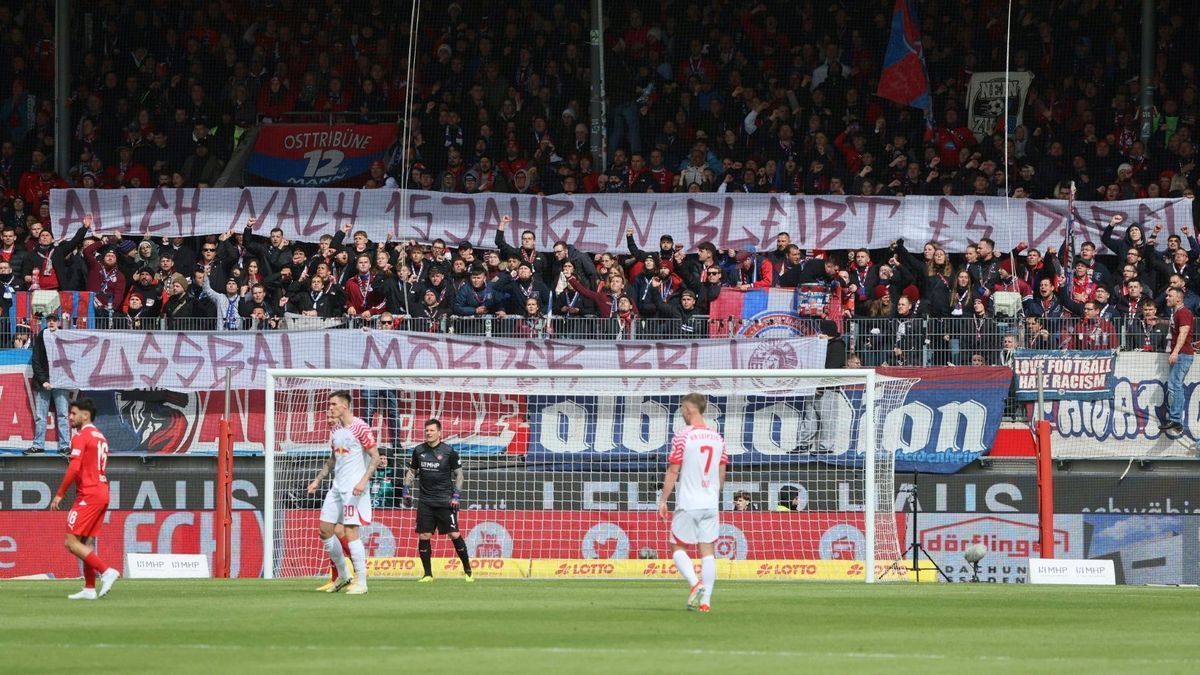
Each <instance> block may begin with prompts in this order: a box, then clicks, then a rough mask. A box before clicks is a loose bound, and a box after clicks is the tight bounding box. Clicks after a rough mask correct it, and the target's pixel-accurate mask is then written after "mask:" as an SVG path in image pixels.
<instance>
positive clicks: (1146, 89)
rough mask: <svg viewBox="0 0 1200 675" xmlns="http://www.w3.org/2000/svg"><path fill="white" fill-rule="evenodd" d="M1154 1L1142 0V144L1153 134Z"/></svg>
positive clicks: (1140, 81)
mask: <svg viewBox="0 0 1200 675" xmlns="http://www.w3.org/2000/svg"><path fill="white" fill-rule="evenodd" d="M1154 42H1155V35H1154V0H1142V71H1141V75H1140V76H1139V84H1141V85H1142V96H1141V101H1140V107H1141V109H1142V125H1141V138H1142V142H1143V143H1149V142H1150V136H1151V135H1152V134H1153V133H1154V84H1153V83H1152V81H1151V80H1152V78H1153V77H1154Z"/></svg>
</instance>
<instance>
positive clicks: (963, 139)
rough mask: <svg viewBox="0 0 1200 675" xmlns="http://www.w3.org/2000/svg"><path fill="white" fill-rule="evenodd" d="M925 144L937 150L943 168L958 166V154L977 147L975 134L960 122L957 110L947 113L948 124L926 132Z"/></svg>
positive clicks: (934, 127)
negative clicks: (931, 144)
mask: <svg viewBox="0 0 1200 675" xmlns="http://www.w3.org/2000/svg"><path fill="white" fill-rule="evenodd" d="M925 142H926V143H933V145H934V147H936V148H937V153H938V159H940V160H941V163H942V166H945V167H950V168H954V167H957V166H958V152H959V151H960V150H962V149H963V148H970V147H974V146H975V134H973V133H971V130H970V128H968V127H966V126H964V125H963V124H962V123H961V122H960V121H959V120H958V111H957V110H953V109H951V110H947V111H946V123H945V124H944V125H941V126H933V127H930V128H928V129H926V130H925Z"/></svg>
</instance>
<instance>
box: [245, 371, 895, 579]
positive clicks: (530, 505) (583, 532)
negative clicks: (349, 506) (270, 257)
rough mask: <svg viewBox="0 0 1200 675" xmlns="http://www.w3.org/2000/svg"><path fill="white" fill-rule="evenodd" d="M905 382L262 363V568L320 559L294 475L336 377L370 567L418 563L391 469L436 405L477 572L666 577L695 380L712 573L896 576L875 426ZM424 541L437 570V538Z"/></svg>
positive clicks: (320, 439)
mask: <svg viewBox="0 0 1200 675" xmlns="http://www.w3.org/2000/svg"><path fill="white" fill-rule="evenodd" d="M913 382H915V380H911V379H897V378H888V377H883V376H880V375H878V374H876V373H875V372H874V371H871V370H831V371H824V370H712V371H705V370H691V371H600V370H582V371H520V370H506V371H494V370H489V371H481V370H453V369H449V370H444V371H429V370H425V371H403V370H399V371H353V370H325V371H322V370H295V369H293V370H271V371H269V372H268V376H267V384H266V387H267V391H266V417H265V420H266V462H265V466H266V477H265V490H266V495H265V500H264V502H265V509H264V527H263V537H264V542H263V573H264V576H266V577H268V578H271V577H300V576H314V575H320V574H324V573H325V572H326V565H327V563H326V561H325V557H324V551H323V549H322V547H321V544H320V542H319V541H318V538H317V534H316V530H317V522H318V514H319V510H320V505H321V500H322V499H323V498H324V494H325V489H326V486H322V488H321V489H320V490H318V491H317V492H316V493H315V494H311V495H310V494H308V493H307V491H306V486H307V484H308V483H309V482H310V481H311V480H312V478H313V477H314V476H315V475H316V473H317V471H318V469H319V467H320V466H321V464H322V462H324V461H325V459H326V457H327V456H328V454H329V434H330V425H329V423H328V421H327V419H326V408H327V403H328V397H329V394H330V393H331V392H332V391H336V390H348V391H349V392H350V393H351V394H352V396H353V399H354V402H353V407H354V411H355V414H356V415H358V416H360V417H363V418H364V419H366V420H367V421H368V422H369V423H370V425H371V426H372V427H373V428H374V429H375V435H376V438H377V439H378V440H379V443H380V446H381V449H382V454H383V455H385V456H386V457H387V458H388V465H387V467H386V468H384V469H381V470H380V471H378V472H377V473H376V476H375V477H374V478H373V480H372V481H371V488H370V489H371V492H372V496H373V502H374V511H375V517H374V521H373V522H372V524H371V525H370V526H367V527H364V528H362V530H361V536H362V538H363V539H364V541H365V544H366V548H367V551H368V557H369V558H370V561H369V564H368V568H369V569H370V570H371V573H372V575H374V576H408V575H415V574H416V570H418V569H419V565H418V563H417V562H416V551H417V537H416V535H415V533H414V527H415V510H414V509H412V508H406V507H405V506H404V505H403V500H402V498H401V481H402V479H403V476H404V471H405V466H406V464H407V461H408V458H409V456H410V455H411V452H412V448H413V447H414V446H416V445H417V444H419V443H421V442H423V441H424V428H425V423H426V421H427V420H430V419H437V420H439V421H440V422H441V425H442V429H443V433H444V443H445V444H446V445H448V446H450V447H452V448H454V449H455V450H456V451H457V452H458V453H459V454H460V456H461V458H462V461H463V466H464V471H465V486H464V488H463V490H462V501H461V507H460V513H459V518H458V522H459V527H460V528H461V532H462V536H463V537H464V538H465V540H466V542H467V546H468V550H469V551H470V554H471V557H472V559H473V560H475V561H477V562H476V563H474V564H473V567H474V568H475V570H476V575H477V576H512V577H568V578H570V577H612V578H634V577H636V578H654V577H670V576H672V575H673V574H674V572H673V568H672V566H671V562H670V559H671V548H670V543H669V541H668V530H667V526H666V525H665V524H664V523H662V522H660V521H659V519H658V516H657V513H656V502H657V499H658V496H659V493H660V488H661V482H662V478H663V474H664V471H665V469H666V466H667V454H668V451H669V446H670V442H671V437H672V435H673V433H674V432H675V431H676V430H679V429H681V428H682V427H683V426H684V423H683V419H682V417H681V415H680V412H679V401H680V399H681V398H682V396H684V395H685V394H687V393H689V392H698V393H701V394H704V395H705V396H706V397H707V401H708V409H707V411H706V413H705V419H706V421H707V422H708V424H709V425H710V426H715V428H717V429H718V430H719V431H720V432H721V433H722V434H723V436H724V438H725V443H726V451H727V454H728V457H729V465H728V475H727V479H726V482H725V486H724V489H723V491H722V504H721V506H722V512H721V528H720V538H719V540H718V542H717V551H718V557H719V558H720V559H721V563H720V564H722V565H725V566H726V567H725V568H724V570H723V571H722V574H723V576H724V577H725V578H759V579H792V578H816V579H860V580H866V581H868V582H870V581H874V580H877V579H879V578H880V577H883V578H886V579H899V578H904V577H905V576H906V570H905V569H904V568H903V563H900V564H896V561H897V560H899V558H900V555H901V553H900V552H901V548H902V547H901V543H900V542H901V535H902V534H903V532H904V521H903V518H904V516H903V514H902V513H897V512H896V510H895V492H894V486H893V479H894V450H895V447H894V444H893V443H889V442H888V437H889V436H896V435H897V434H898V433H899V430H892V431H891V432H889V431H887V429H888V425H887V424H886V423H885V420H886V419H887V416H888V413H889V412H891V411H892V410H895V409H896V408H897V407H899V406H900V405H902V404H903V401H904V398H905V396H906V394H907V392H908V389H909V388H910V387H911V386H912V384H913ZM414 496H415V497H417V498H419V494H415V495H414ZM672 508H673V503H672ZM434 555H435V557H436V556H439V555H440V556H444V557H442V558H437V559H435V566H436V565H443V566H444V571H443V573H452V572H453V571H454V569H455V565H456V564H457V559H456V558H455V557H454V554H453V550H452V548H451V547H450V545H449V542H446V541H445V538H444V537H441V536H436V537H435V540H434ZM435 569H442V568H438V567H435ZM885 573H886V574H885Z"/></svg>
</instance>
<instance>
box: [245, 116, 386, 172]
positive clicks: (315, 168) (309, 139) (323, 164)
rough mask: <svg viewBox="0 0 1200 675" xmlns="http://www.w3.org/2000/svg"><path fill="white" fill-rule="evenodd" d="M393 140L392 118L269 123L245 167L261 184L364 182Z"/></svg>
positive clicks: (264, 127) (263, 129) (256, 141)
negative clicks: (381, 121)
mask: <svg viewBox="0 0 1200 675" xmlns="http://www.w3.org/2000/svg"><path fill="white" fill-rule="evenodd" d="M395 140H396V125H394V124H339V125H333V126H329V125H322V124H268V125H264V126H263V127H261V128H260V129H259V132H258V138H257V139H256V140H255V141H254V154H252V155H251V156H250V159H249V160H248V161H247V162H246V173H248V174H250V175H251V176H254V177H255V179H256V180H254V181H253V182H254V183H256V184H258V185H277V186H289V187H352V188H361V187H362V186H363V183H365V182H366V180H367V176H368V174H369V173H370V170H371V164H372V163H374V162H384V161H386V159H385V157H386V155H387V152H388V149H389V148H390V147H391V146H392V144H393V143H394V142H395Z"/></svg>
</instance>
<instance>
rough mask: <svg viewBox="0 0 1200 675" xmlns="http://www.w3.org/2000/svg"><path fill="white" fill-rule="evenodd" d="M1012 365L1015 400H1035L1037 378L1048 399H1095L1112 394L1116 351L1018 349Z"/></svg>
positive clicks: (1036, 397)
mask: <svg viewBox="0 0 1200 675" xmlns="http://www.w3.org/2000/svg"><path fill="white" fill-rule="evenodd" d="M1012 368H1013V386H1014V388H1015V389H1016V395H1017V400H1018V401H1036V400H1037V399H1038V380H1039V379H1041V381H1042V382H1041V390H1042V392H1043V395H1044V397H1045V400H1047V401H1098V400H1102V399H1106V398H1111V397H1112V390H1113V379H1114V373H1115V372H1116V369H1117V352H1116V351H1115V350H1095V351H1067V350H1052V351H1041V350H1034V349H1018V350H1017V352H1016V354H1015V355H1014V357H1013V366H1012ZM1039 373H1040V374H1041V376H1040V378H1039Z"/></svg>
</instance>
